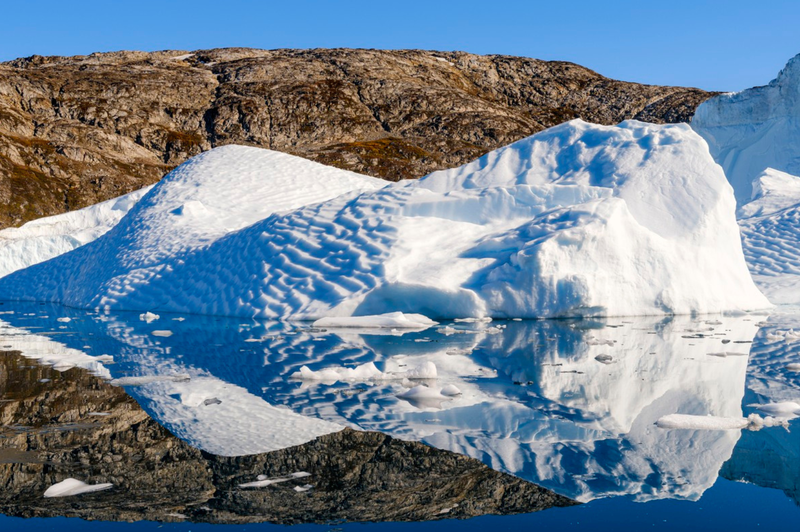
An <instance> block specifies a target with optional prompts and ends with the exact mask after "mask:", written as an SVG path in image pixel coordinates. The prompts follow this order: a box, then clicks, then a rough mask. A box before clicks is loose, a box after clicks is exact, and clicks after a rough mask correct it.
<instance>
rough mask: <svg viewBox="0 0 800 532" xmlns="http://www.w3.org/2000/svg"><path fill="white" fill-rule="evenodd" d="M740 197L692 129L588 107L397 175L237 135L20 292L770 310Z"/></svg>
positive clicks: (506, 311) (355, 311) (494, 309)
mask: <svg viewBox="0 0 800 532" xmlns="http://www.w3.org/2000/svg"><path fill="white" fill-rule="evenodd" d="M734 210H735V202H734V197H733V194H732V192H731V189H730V185H729V184H728V183H727V181H726V179H725V176H724V174H723V172H722V171H721V169H720V167H719V166H718V165H717V164H715V162H714V160H713V159H712V158H711V157H710V155H709V152H708V147H707V145H706V143H705V142H704V141H703V139H702V138H701V137H700V136H699V135H697V134H696V133H695V132H694V131H692V129H691V128H690V127H689V126H687V125H654V124H646V123H641V122H636V121H627V122H623V123H622V124H620V125H618V126H599V125H594V124H588V123H585V122H583V121H580V120H574V121H571V122H568V123H565V124H562V125H560V126H557V127H554V128H551V129H549V130H546V131H543V132H541V133H539V134H536V135H533V136H531V137H528V138H526V139H523V140H521V141H518V142H516V143H514V144H512V145H509V146H506V147H504V148H501V149H499V150H496V151H493V152H490V153H488V154H487V155H485V156H483V157H482V158H480V159H478V160H476V161H473V162H472V163H469V164H467V165H464V166H462V167H459V168H456V169H452V170H445V171H440V172H434V173H433V174H430V175H428V176H426V177H425V178H422V179H420V180H416V181H405V182H400V183H392V184H388V183H387V182H385V181H382V180H377V179H374V178H369V177H366V176H359V175H358V174H352V173H350V172H344V171H341V170H338V169H334V168H329V167H325V166H322V165H319V164H316V163H312V162H309V161H305V160H303V159H300V158H297V157H293V156H290V155H286V154H280V153H275V152H271V151H268V150H260V149H256V148H244V147H238V146H225V147H223V148H217V149H214V150H211V151H209V152H206V153H204V154H201V155H199V156H197V157H195V158H193V159H192V160H190V161H189V162H187V163H185V164H184V165H182V166H180V167H179V168H177V169H176V170H175V171H173V172H172V173H171V174H169V175H168V176H167V177H165V178H164V179H163V180H162V181H161V182H160V183H158V184H157V185H156V186H155V187H154V188H153V189H152V190H151V191H150V192H149V193H148V194H147V195H146V196H145V197H144V198H142V199H141V200H140V201H139V202H138V203H137V204H136V206H135V207H134V208H133V209H131V210H130V212H129V213H128V214H127V215H126V216H125V217H124V218H123V219H122V221H121V222H120V223H119V224H118V225H117V226H115V227H114V228H113V229H112V230H111V231H109V232H108V233H106V234H105V235H103V236H101V237H100V238H98V239H97V240H95V241H94V242H92V243H90V244H87V245H85V246H82V247H80V248H78V249H76V250H74V251H72V252H70V253H67V254H64V255H61V256H59V257H57V258H55V259H53V260H50V261H48V262H45V263H41V264H38V265H34V266H31V267H29V268H27V269H25V270H21V271H18V272H15V273H13V274H11V275H9V276H7V277H5V278H3V279H0V297H2V298H4V299H21V300H47V301H56V302H60V303H64V304H67V305H71V306H75V307H82V308H114V309H126V310H139V311H152V310H158V311H167V312H168V311H174V312H190V313H200V314H216V315H229V316H241V317H256V318H271V319H290V320H291V319H293V320H318V319H321V318H342V317H350V316H365V315H378V314H385V313H389V312H403V313H405V314H421V315H423V316H427V317H428V318H434V319H435V318H449V317H452V318H475V317H497V318H503V317H524V318H552V317H568V316H625V315H653V314H656V315H661V314H681V313H713V312H723V311H741V310H749V309H758V308H765V307H768V306H769V302H768V301H767V300H766V298H764V296H762V295H761V293H760V292H759V291H758V289H757V288H756V287H755V285H754V284H753V282H752V279H751V278H750V275H749V272H748V269H747V266H746V264H745V261H744V256H743V254H742V247H741V242H740V239H739V231H738V226H737V224H736V219H735V214H734ZM731 287H736V289H735V290H732V289H731Z"/></svg>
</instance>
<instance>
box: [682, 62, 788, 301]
mask: <svg viewBox="0 0 800 532" xmlns="http://www.w3.org/2000/svg"><path fill="white" fill-rule="evenodd" d="M692 128H693V129H694V130H695V131H697V132H698V133H699V134H700V135H701V136H702V137H703V138H705V139H706V140H707V141H708V144H709V148H710V151H711V154H712V156H713V157H714V159H715V160H716V161H717V162H718V163H719V164H720V165H721V166H722V168H723V169H724V170H725V174H726V176H727V177H728V180H729V181H730V182H731V184H732V185H733V188H734V191H735V195H736V199H737V201H738V202H739V209H738V216H739V219H740V222H739V223H740V225H741V231H742V240H743V245H744V253H745V256H746V259H747V263H748V265H749V266H750V269H751V271H752V273H753V277H754V279H755V281H756V284H757V285H758V286H759V288H760V289H761V290H762V291H763V292H764V293H765V294H766V295H767V297H768V298H769V299H770V301H772V302H773V303H778V304H780V303H795V304H796V303H800V251H798V250H799V249H800V177H798V176H800V55H797V56H796V57H794V58H793V59H792V60H790V61H789V63H788V64H787V65H786V67H785V68H784V69H783V70H782V71H781V72H780V74H779V75H778V77H777V78H775V79H774V80H773V81H771V82H770V83H769V84H768V85H766V86H763V87H754V88H752V89H747V90H745V91H742V92H739V93H733V94H724V95H721V96H718V97H716V98H712V99H710V100H708V101H707V102H705V103H703V104H702V105H700V107H698V109H697V113H696V114H695V116H694V119H693V120H692Z"/></svg>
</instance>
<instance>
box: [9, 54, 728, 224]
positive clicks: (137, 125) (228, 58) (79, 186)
mask: <svg viewBox="0 0 800 532" xmlns="http://www.w3.org/2000/svg"><path fill="white" fill-rule="evenodd" d="M712 95H713V94H711V93H707V92H704V91H701V90H698V89H686V88H679V87H659V86H650V85H640V84H636V83H626V82H620V81H614V80H610V79H607V78H604V77H603V76H600V75H599V74H597V73H595V72H592V71H591V70H588V69H586V68H583V67H581V66H578V65H575V64H572V63H564V62H556V61H549V62H548V61H540V60H537V59H527V58H520V57H509V56H478V55H472V54H467V53H463V52H429V51H419V50H403V51H381V50H347V49H337V50H271V51H267V50H252V49H238V48H234V49H218V50H204V51H198V52H194V53H191V54H190V53H188V52H181V51H174V52H155V53H144V52H115V53H106V54H92V55H90V56H77V57H30V58H27V59H18V60H15V61H11V62H7V63H2V64H0V227H5V226H9V225H18V224H20V223H23V222H25V221H28V220H30V219H33V218H37V217H41V216H47V215H52V214H58V213H61V212H65V211H68V210H73V209H77V208H81V207H85V206H87V205H90V204H92V203H96V202H98V201H102V200H106V199H109V198H112V197H115V196H118V195H121V194H124V193H127V192H130V191H132V190H134V189H137V188H140V187H142V186H145V185H148V184H151V183H153V182H155V181H157V180H158V179H159V178H160V177H161V176H162V175H164V174H165V173H166V172H167V171H169V170H170V169H171V168H173V167H174V166H176V165H178V164H180V163H181V162H183V161H184V160H186V159H187V158H189V157H191V156H193V155H196V154H198V153H200V152H201V151H204V150H207V149H209V148H212V147H215V146H219V145H223V144H230V143H236V144H247V145H253V146H260V147H264V148H270V149H273V150H279V151H285V152H289V153H293V154H296V155H300V156H303V157H307V158H309V159H313V160H316V161H319V162H322V163H325V164H330V165H333V166H338V167H340V168H345V169H348V170H354V171H357V172H361V173H365V174H369V175H373V176H378V177H383V178H386V179H392V180H398V179H405V178H416V177H421V176H422V175H425V174H427V173H429V172H431V171H433V170H437V169H442V168H447V167H453V166H457V165H460V164H463V163H464V162H467V161H469V160H471V159H474V158H476V157H478V156H480V155H482V154H483V153H485V152H487V151H489V150H492V149H495V148H497V147H499V146H502V145H505V144H508V143H510V142H513V141H515V140H518V139H520V138H522V137H525V136H528V135H531V134H533V133H535V132H537V131H540V130H542V129H545V128H547V127H550V126H553V125H555V124H558V123H561V122H564V121H566V120H569V119H572V118H578V117H580V118H583V119H584V120H587V121H591V122H597V123H601V124H612V123H616V122H619V121H621V120H624V119H628V118H636V119H640V120H646V121H651V122H681V121H688V120H689V119H690V118H691V116H692V114H693V113H694V110H695V108H696V107H697V106H698V105H699V104H700V103H701V102H703V101H704V100H706V99H707V98H709V97H710V96H712Z"/></svg>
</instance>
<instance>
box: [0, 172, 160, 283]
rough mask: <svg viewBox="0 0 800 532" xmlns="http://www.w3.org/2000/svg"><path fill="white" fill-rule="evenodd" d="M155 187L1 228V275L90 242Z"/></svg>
mask: <svg viewBox="0 0 800 532" xmlns="http://www.w3.org/2000/svg"><path fill="white" fill-rule="evenodd" d="M151 188H152V187H145V188H143V189H140V190H137V191H135V192H131V193H130V194H125V195H124V196H120V197H118V198H114V199H111V200H108V201H104V202H102V203H98V204H96V205H91V206H89V207H86V208H84V209H80V210H77V211H72V212H67V213H64V214H59V215H57V216H48V217H46V218H39V219H38V220H33V221H32V222H28V223H26V224H25V225H23V226H22V227H9V228H8V229H3V230H2V231H0V277H3V276H4V275H8V274H9V273H11V272H13V271H16V270H21V269H23V268H27V267H28V266H31V265H33V264H38V263H39V262H44V261H46V260H48V259H52V258H53V257H56V256H58V255H61V254H63V253H66V252H68V251H72V250H73V249H75V248H78V247H80V246H82V245H84V244H87V243H89V242H91V241H93V240H95V239H97V238H98V237H100V236H101V235H103V234H104V233H106V232H107V231H108V230H109V229H111V228H112V227H114V226H115V225H117V223H119V221H120V220H121V219H122V217H123V216H125V215H126V214H127V213H128V211H129V210H130V209H131V207H133V206H134V205H136V202H137V201H139V200H140V199H141V198H142V196H144V195H145V194H147V193H148V192H149V191H150V189H151Z"/></svg>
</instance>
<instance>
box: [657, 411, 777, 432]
mask: <svg viewBox="0 0 800 532" xmlns="http://www.w3.org/2000/svg"><path fill="white" fill-rule="evenodd" d="M656 425H657V426H658V427H659V428H662V429H687V430H740V429H748V430H760V429H761V428H763V427H775V426H784V427H785V426H787V422H786V420H785V419H780V418H774V417H766V418H762V417H761V416H759V415H758V414H751V415H750V416H749V417H747V418H743V417H718V416H696V415H690V414H669V415H667V416H663V417H660V418H659V419H658V421H656Z"/></svg>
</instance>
